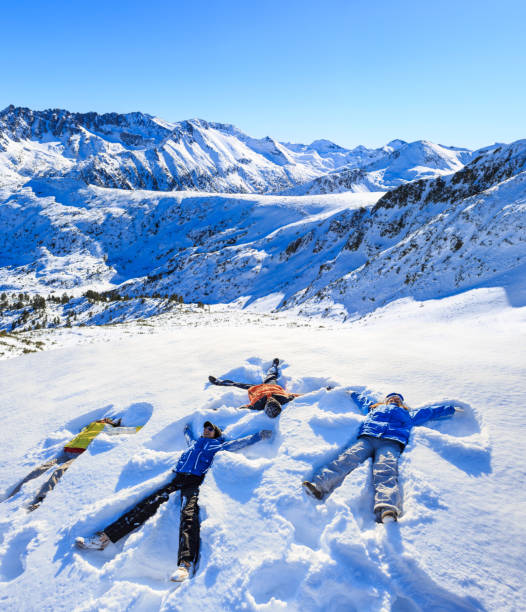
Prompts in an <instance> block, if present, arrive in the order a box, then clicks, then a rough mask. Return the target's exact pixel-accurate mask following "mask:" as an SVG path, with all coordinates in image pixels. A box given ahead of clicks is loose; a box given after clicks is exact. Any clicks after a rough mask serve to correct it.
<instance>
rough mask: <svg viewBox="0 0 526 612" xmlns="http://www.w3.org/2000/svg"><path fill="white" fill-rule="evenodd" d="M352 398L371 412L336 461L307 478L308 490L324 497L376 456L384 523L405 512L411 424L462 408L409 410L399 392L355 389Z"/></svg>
mask: <svg viewBox="0 0 526 612" xmlns="http://www.w3.org/2000/svg"><path fill="white" fill-rule="evenodd" d="M351 397H352V398H353V400H354V401H355V402H356V404H358V406H359V407H360V408H362V410H367V411H368V414H367V417H366V418H365V420H364V422H363V423H362V424H361V425H360V429H359V430H358V439H357V440H356V442H354V444H352V445H351V446H349V448H347V449H346V450H345V451H343V452H342V453H341V454H340V455H339V456H338V457H337V458H336V459H335V460H334V461H331V462H330V463H329V464H328V465H327V466H325V467H324V468H322V469H321V470H320V471H319V472H318V473H317V474H316V475H315V476H314V478H313V479H312V482H311V481H308V480H306V481H304V482H303V488H304V490H305V492H306V493H307V494H309V495H310V496H312V497H315V498H316V499H319V500H322V499H324V498H325V497H327V496H328V495H330V494H331V493H332V492H333V491H334V489H336V487H339V486H340V485H341V484H342V482H343V480H344V479H345V477H346V476H347V474H349V473H350V472H352V471H353V470H354V469H355V468H356V467H358V466H359V465H360V464H361V463H363V462H364V461H365V460H366V459H368V458H369V457H372V458H373V484H374V512H375V515H376V520H377V521H378V522H381V523H386V522H389V521H396V520H397V519H398V517H399V516H400V514H401V513H402V498H401V494H400V488H399V485H398V459H399V457H400V454H401V453H402V451H403V450H404V448H405V446H406V444H407V442H408V440H409V433H410V431H411V428H412V427H413V426H415V425H422V424H423V423H426V422H427V421H429V420H431V419H442V418H446V417H450V416H452V415H453V414H454V413H455V411H461V410H462V409H461V408H458V407H455V406H453V405H451V404H448V405H439V406H430V407H428V408H421V409H420V410H410V409H409V408H408V407H407V406H406V405H405V404H404V398H403V396H402V395H401V394H400V393H389V395H387V396H386V397H385V399H384V400H383V401H382V402H378V403H374V402H373V401H371V400H369V399H367V398H365V397H363V396H360V395H358V394H357V393H355V392H353V393H352V394H351Z"/></svg>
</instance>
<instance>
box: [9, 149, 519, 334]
mask: <svg viewBox="0 0 526 612" xmlns="http://www.w3.org/2000/svg"><path fill="white" fill-rule="evenodd" d="M525 170H526V141H517V142H516V143H513V144H511V145H503V146H500V147H496V148H489V149H488V150H486V151H484V152H482V153H481V154H480V155H478V156H477V158H476V159H474V160H473V161H472V162H471V163H470V164H468V165H467V166H465V167H464V168H462V169H461V170H459V171H458V172H456V173H454V174H452V175H448V176H445V177H443V178H442V177H439V178H436V179H420V180H417V181H413V182H411V183H408V184H405V185H402V186H400V187H398V188H397V189H394V190H392V191H390V192H388V193H385V194H384V192H363V193H342V194H330V195H325V196H319V195H318V196H288V197H286V196H264V195H214V194H203V193H198V192H194V193H188V192H186V193H184V194H183V193H166V192H159V191H157V192H152V191H142V190H136V191H128V190H117V189H106V188H100V187H94V186H86V185H84V184H83V183H80V182H74V181H73V180H72V179H65V178H49V177H48V178H40V179H33V180H31V181H28V182H27V183H26V184H25V185H24V186H23V187H22V188H20V189H18V190H16V191H14V192H13V191H9V192H6V194H5V198H4V200H5V201H4V203H3V205H2V206H0V253H1V260H0V288H2V289H3V290H7V291H25V290H29V291H40V292H43V293H46V292H49V291H50V290H54V291H63V290H67V291H68V292H73V293H75V291H76V292H77V293H79V292H82V291H83V290H85V289H86V288H88V287H89V288H95V289H99V290H100V289H114V290H115V291H116V292H117V293H118V294H119V295H123V296H127V297H134V296H135V297H144V296H154V295H158V296H170V295H174V294H176V295H178V296H182V297H183V298H184V300H185V302H188V301H194V302H196V301H202V302H203V303H230V302H236V303H238V304H240V305H245V306H248V305H251V306H253V307H258V306H259V307H261V308H264V309H267V310H268V309H271V308H279V309H287V308H289V309H293V310H298V311H301V312H303V313H309V314H313V313H317V314H329V313H332V314H338V315H339V316H343V317H345V316H349V315H350V316H359V315H363V314H364V313H367V312H370V311H371V310H374V309H375V308H376V307H378V306H380V305H382V304H385V303H388V302H390V301H392V300H394V299H399V298H403V297H415V298H418V299H428V298H433V297H438V296H441V295H444V294H448V293H451V292H456V291H461V290H464V289H467V288H470V287H473V286H477V285H480V284H483V283H490V282H495V283H498V282H499V276H501V275H503V274H506V273H510V272H511V271H513V270H516V269H518V268H519V267H520V266H521V265H523V264H524V263H526V262H525V257H526V244H525V238H524V236H525V235H526V234H525V232H524V225H525V222H524V199H525V194H526V172H525ZM76 309H77V311H78V314H79V315H80V314H81V312H80V311H82V310H83V309H85V307H84V306H82V305H78V306H76ZM19 314H20V313H18V314H17V313H11V315H10V317H7V318H6V317H4V326H6V325H9V324H11V323H10V322H12V321H13V320H14V319H13V317H14V318H16V317H17V316H19ZM80 321H82V316H81V318H80ZM4 328H5V327H4Z"/></svg>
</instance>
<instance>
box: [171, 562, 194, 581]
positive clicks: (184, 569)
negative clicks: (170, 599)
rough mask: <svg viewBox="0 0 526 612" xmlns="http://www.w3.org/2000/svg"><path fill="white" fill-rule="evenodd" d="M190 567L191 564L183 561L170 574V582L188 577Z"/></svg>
mask: <svg viewBox="0 0 526 612" xmlns="http://www.w3.org/2000/svg"><path fill="white" fill-rule="evenodd" d="M191 569H192V564H191V563H188V562H185V561H183V562H182V563H181V565H180V566H179V567H178V568H177V569H176V570H175V572H174V573H173V574H172V575H171V576H170V580H171V581H172V582H184V581H185V580H188V578H190V570H191Z"/></svg>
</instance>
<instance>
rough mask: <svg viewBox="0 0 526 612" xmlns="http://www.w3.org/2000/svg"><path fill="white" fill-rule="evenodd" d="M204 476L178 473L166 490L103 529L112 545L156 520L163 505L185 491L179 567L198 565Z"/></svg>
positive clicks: (165, 487)
mask: <svg viewBox="0 0 526 612" xmlns="http://www.w3.org/2000/svg"><path fill="white" fill-rule="evenodd" d="M203 480H204V476H196V475H195V474H184V473H181V472H176V474H175V477H174V478H173V480H172V481H171V482H169V483H168V484H167V485H166V486H164V487H162V488H160V489H158V490H157V491H155V493H152V494H151V495H149V496H148V497H146V498H145V499H143V500H142V501H140V502H139V503H138V504H137V505H136V506H134V507H133V508H132V509H131V510H129V511H128V512H126V514H123V515H122V516H121V517H120V518H118V519H117V520H116V521H115V522H113V523H112V524H111V525H108V526H107V527H105V528H104V529H103V531H104V533H105V534H106V535H107V536H108V537H109V538H110V540H111V541H112V542H117V540H120V539H121V538H123V537H124V536H125V535H128V534H129V533H131V532H132V531H133V530H134V529H136V528H137V527H139V526H140V525H142V524H143V523H145V522H146V521H147V520H148V519H149V518H150V517H151V516H153V515H154V514H155V513H156V512H157V509H158V508H159V506H160V505H161V504H163V503H164V502H166V501H168V499H169V497H170V494H171V493H173V492H174V491H181V521H180V524H179V553H178V561H177V563H178V565H180V564H181V563H182V562H183V561H187V562H189V563H195V562H196V561H197V557H198V555H199V505H198V503H197V502H198V497H199V485H200V484H201V483H202V482H203Z"/></svg>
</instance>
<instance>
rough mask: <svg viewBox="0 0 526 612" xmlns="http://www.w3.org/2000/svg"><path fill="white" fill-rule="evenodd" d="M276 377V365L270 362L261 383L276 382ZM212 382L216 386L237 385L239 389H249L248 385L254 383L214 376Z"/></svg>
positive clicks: (277, 372) (277, 375) (277, 373)
mask: <svg viewBox="0 0 526 612" xmlns="http://www.w3.org/2000/svg"><path fill="white" fill-rule="evenodd" d="M278 377H279V370H278V366H277V365H274V364H272V365H271V366H270V368H269V369H268V370H267V373H266V374H265V377H264V378H263V383H264V384H266V385H267V384H277V380H278ZM213 384H214V385H217V386H218V387H238V388H239V389H250V387H253V386H254V383H242V382H235V381H233V380H228V379H227V380H221V379H219V378H216V379H215V382H214V383H213ZM256 384H257V383H256Z"/></svg>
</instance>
